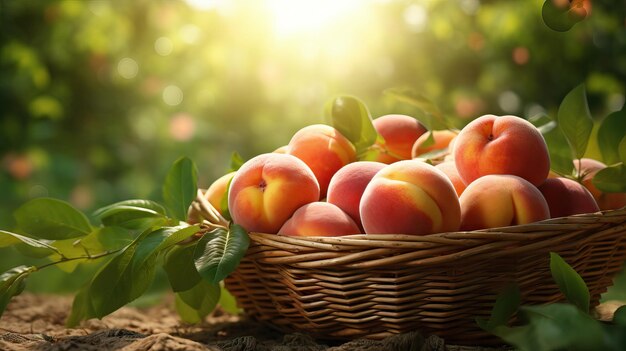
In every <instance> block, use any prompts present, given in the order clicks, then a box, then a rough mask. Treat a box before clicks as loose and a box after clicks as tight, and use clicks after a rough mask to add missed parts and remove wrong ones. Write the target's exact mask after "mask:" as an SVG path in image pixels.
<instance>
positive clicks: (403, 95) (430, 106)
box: [384, 87, 452, 130]
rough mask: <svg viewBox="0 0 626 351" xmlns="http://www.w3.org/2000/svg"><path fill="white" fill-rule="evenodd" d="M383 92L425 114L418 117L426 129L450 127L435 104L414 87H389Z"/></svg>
mask: <svg viewBox="0 0 626 351" xmlns="http://www.w3.org/2000/svg"><path fill="white" fill-rule="evenodd" d="M384 94H386V95H389V96H391V97H393V98H395V99H397V100H399V101H402V102H405V103H408V104H410V105H412V106H414V107H417V108H418V109H420V111H422V112H423V113H424V115H425V116H426V118H423V119H420V122H422V123H423V124H424V126H426V128H427V129H428V130H440V129H451V128H452V126H451V125H450V124H449V123H448V121H447V120H446V119H445V118H444V116H443V113H441V110H439V108H438V107H437V105H435V104H434V103H433V102H432V101H430V100H428V99H427V98H426V97H424V96H423V95H421V94H420V93H418V92H416V91H415V90H414V89H412V88H408V87H396V88H389V89H386V90H385V91H384Z"/></svg>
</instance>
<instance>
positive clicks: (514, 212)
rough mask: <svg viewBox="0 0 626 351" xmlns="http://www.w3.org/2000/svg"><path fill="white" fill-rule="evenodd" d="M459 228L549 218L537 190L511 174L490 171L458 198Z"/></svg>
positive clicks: (520, 222) (546, 205)
mask: <svg viewBox="0 0 626 351" xmlns="http://www.w3.org/2000/svg"><path fill="white" fill-rule="evenodd" d="M459 202H460V203H461V230H476V229H484V228H496V227H505V226H510V225H518V224H527V223H532V222H536V221H541V220H544V219H548V218H550V209H549V208H548V204H547V202H546V200H545V199H544V198H543V195H541V192H540V191H539V190H538V189H537V187H535V186H534V185H532V184H531V183H530V182H528V181H526V180H525V179H523V178H520V177H518V176H514V175H504V174H491V175H486V176H484V177H481V178H478V179H476V180H475V181H473V182H472V183H470V184H469V185H468V186H467V188H466V189H465V191H464V192H463V194H462V195H461V197H460V198H459Z"/></svg>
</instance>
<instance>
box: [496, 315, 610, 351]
mask: <svg viewBox="0 0 626 351" xmlns="http://www.w3.org/2000/svg"><path fill="white" fill-rule="evenodd" d="M520 312H522V313H523V314H524V316H525V318H526V319H527V320H528V324H527V325H524V326H521V327H515V328H509V327H506V326H500V327H497V328H495V330H494V331H493V333H494V334H495V335H497V336H499V337H500V338H502V340H504V341H506V342H508V343H510V344H511V345H513V346H515V347H516V348H517V349H520V350H529V351H548V350H607V349H609V346H608V344H607V341H608V340H606V339H605V334H604V330H603V329H602V326H601V325H600V323H599V322H598V321H596V320H594V319H593V318H591V316H589V315H588V314H586V313H584V312H582V311H581V310H580V309H578V308H576V307H575V306H572V305H569V304H559V303H554V304H549V305H540V306H525V307H522V308H520Z"/></svg>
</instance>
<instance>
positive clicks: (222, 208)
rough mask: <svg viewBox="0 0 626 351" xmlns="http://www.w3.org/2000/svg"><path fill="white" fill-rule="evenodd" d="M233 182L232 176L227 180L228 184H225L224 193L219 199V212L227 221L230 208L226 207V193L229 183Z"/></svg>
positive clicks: (228, 190)
mask: <svg viewBox="0 0 626 351" xmlns="http://www.w3.org/2000/svg"><path fill="white" fill-rule="evenodd" d="M232 182H233V177H231V178H230V180H229V181H228V185H227V186H226V193H225V194H224V196H222V200H220V213H221V214H222V217H224V219H226V220H227V221H231V220H232V217H231V216H230V209H229V208H228V195H229V194H230V183H232Z"/></svg>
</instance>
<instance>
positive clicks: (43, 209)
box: [14, 198, 91, 240]
mask: <svg viewBox="0 0 626 351" xmlns="http://www.w3.org/2000/svg"><path fill="white" fill-rule="evenodd" d="M14 216H15V220H16V221H17V225H18V227H19V228H20V229H21V230H23V231H24V232H26V233H27V234H28V235H32V236H34V237H36V238H41V239H50V240H61V239H69V238H75V237H79V236H84V235H87V234H89V233H91V225H90V224H89V221H88V220H87V217H85V215H84V214H83V213H82V212H80V211H78V210H77V209H75V208H74V207H72V206H71V205H70V204H68V203H67V202H64V201H60V200H56V199H50V198H38V199H34V200H31V201H29V202H27V203H25V204H24V205H22V207H20V208H18V209H17V210H16V211H15V213H14Z"/></svg>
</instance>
